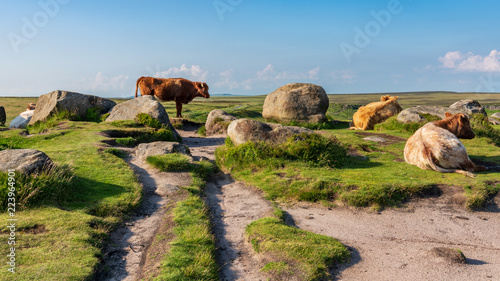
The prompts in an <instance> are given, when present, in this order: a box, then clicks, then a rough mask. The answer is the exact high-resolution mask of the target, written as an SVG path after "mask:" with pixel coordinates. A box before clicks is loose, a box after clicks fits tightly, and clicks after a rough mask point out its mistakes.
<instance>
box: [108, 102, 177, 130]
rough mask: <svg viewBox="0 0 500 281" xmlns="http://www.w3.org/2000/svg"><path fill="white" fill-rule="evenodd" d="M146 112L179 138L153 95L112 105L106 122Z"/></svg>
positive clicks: (132, 117) (127, 118)
mask: <svg viewBox="0 0 500 281" xmlns="http://www.w3.org/2000/svg"><path fill="white" fill-rule="evenodd" d="M139 113H146V114H148V115H150V116H151V117H153V118H155V119H157V120H158V121H160V122H161V123H162V124H163V125H165V126H166V127H167V128H168V129H170V130H171V131H172V133H173V134H174V137H175V138H177V139H179V140H180V139H181V137H180V135H179V133H177V131H176V130H175V128H174V127H173V126H172V124H171V123H170V119H169V118H168V114H167V112H166V111H165V108H164V107H163V105H161V103H159V102H158V101H157V100H156V99H155V98H154V96H141V97H138V98H135V99H131V100H129V101H126V102H123V103H120V104H118V105H116V106H115V107H113V110H111V113H110V114H109V116H108V118H106V122H110V121H118V120H134V119H135V117H136V116H137V114H139Z"/></svg>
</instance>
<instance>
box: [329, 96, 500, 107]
mask: <svg viewBox="0 0 500 281" xmlns="http://www.w3.org/2000/svg"><path fill="white" fill-rule="evenodd" d="M383 95H391V96H398V97H399V98H398V102H399V104H400V105H401V106H402V107H403V108H407V107H411V106H417V105H439V106H450V105H451V104H452V103H454V102H456V101H459V100H465V99H474V100H477V101H479V103H480V104H481V105H483V106H485V105H488V104H500V93H456V92H416V93H378V94H346V95H328V96H329V98H330V102H331V103H343V104H361V105H365V104H367V103H370V102H373V101H378V100H380V96H383Z"/></svg>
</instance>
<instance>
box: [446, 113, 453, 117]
mask: <svg viewBox="0 0 500 281" xmlns="http://www.w3.org/2000/svg"><path fill="white" fill-rule="evenodd" d="M444 116H446V117H450V116H452V114H451V113H449V112H445V113H444Z"/></svg>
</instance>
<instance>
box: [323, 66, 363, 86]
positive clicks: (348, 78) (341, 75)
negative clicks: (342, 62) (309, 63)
mask: <svg viewBox="0 0 500 281" xmlns="http://www.w3.org/2000/svg"><path fill="white" fill-rule="evenodd" d="M328 76H329V77H330V78H333V80H335V81H341V82H344V83H348V84H350V83H352V82H353V80H354V78H356V72H354V71H352V70H350V69H346V70H342V71H339V72H331V73H330V74H328Z"/></svg>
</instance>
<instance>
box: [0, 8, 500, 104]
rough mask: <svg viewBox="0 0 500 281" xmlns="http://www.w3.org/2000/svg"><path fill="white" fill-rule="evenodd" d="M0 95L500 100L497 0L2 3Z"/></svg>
mask: <svg viewBox="0 0 500 281" xmlns="http://www.w3.org/2000/svg"><path fill="white" fill-rule="evenodd" d="M0 10H1V11H2V12H1V17H0V34H1V37H0V62H1V63H0V77H1V79H0V96H39V95H42V94H45V93H48V92H50V91H52V90H56V89H61V90H70V91H76V92H80V93H85V94H95V95H99V96H104V97H128V96H131V95H133V93H134V90H135V82H136V80H137V78H139V77H141V76H156V77H164V78H169V77H184V78H187V79H190V80H193V81H204V82H207V83H208V85H209V86H210V93H211V94H222V93H232V94H238V95H261V94H268V93H270V92H272V91H273V90H275V89H276V88H278V87H280V86H282V85H285V84H287V83H291V82H308V83H314V84H318V85H321V86H323V87H324V88H325V90H326V91H327V93H329V94H342V93H367V92H400V91H432V90H443V91H481V92H500V62H499V61H500V53H499V52H497V50H498V51H500V37H499V36H498V34H497V30H496V29H497V28H498V26H500V17H498V11H499V10H500V2H498V1H476V2H473V1H447V0H446V1H430V0H429V1H426V0H413V1H411V0H399V1H398V0H384V1H334V0H318V1H295V0H287V1H284V0H283V1H278V0H275V1H272V0H266V1H264V0H251V1H250V0H205V1H198V0H191V1H168V0H164V1H153V0H149V1H148V0H146V1H130V0H121V1H114V0H110V1H94V0H85V1H84V0H38V1H31V0H25V1H18V0H1V1H0Z"/></svg>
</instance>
